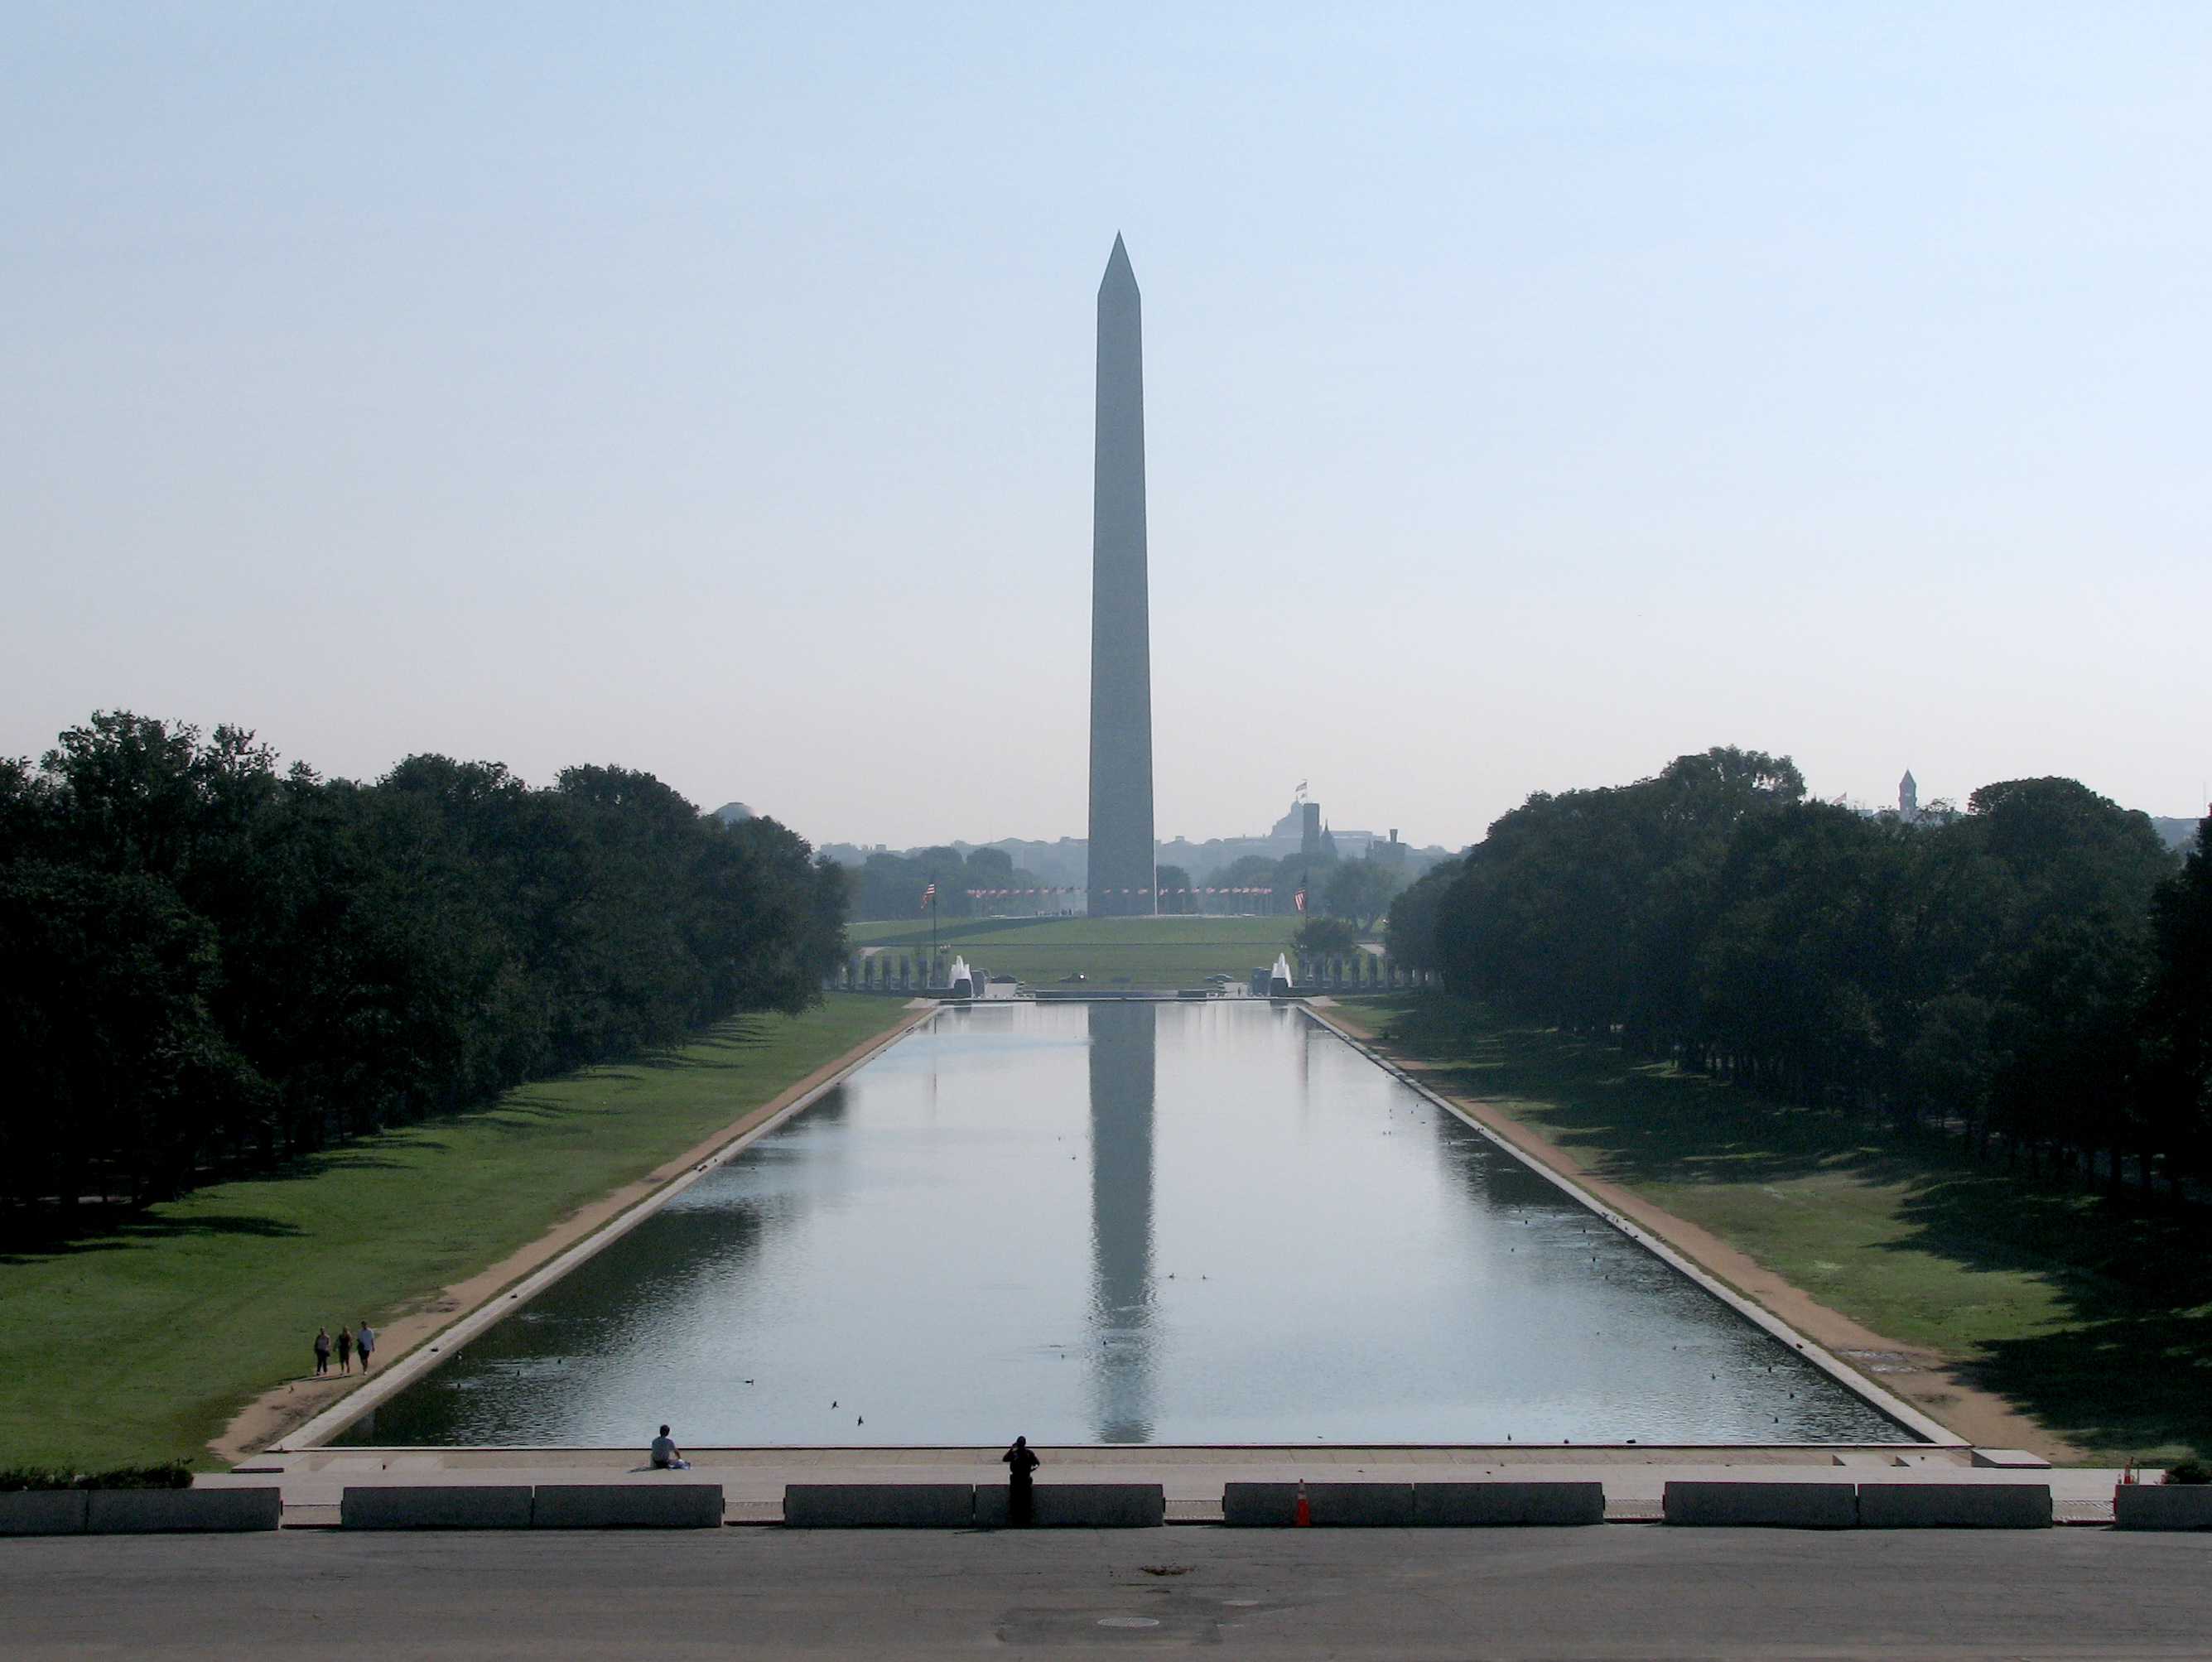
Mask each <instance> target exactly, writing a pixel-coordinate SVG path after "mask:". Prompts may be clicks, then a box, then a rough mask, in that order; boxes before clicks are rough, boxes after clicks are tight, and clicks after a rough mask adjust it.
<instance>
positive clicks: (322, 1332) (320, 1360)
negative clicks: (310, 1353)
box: [315, 1327, 331, 1374]
mask: <svg viewBox="0 0 2212 1662" xmlns="http://www.w3.org/2000/svg"><path fill="white" fill-rule="evenodd" d="M330 1371H331V1330H330V1329H329V1328H327V1327H318V1328H317V1329H315V1372H316V1373H317V1374H327V1373H329V1372H330Z"/></svg>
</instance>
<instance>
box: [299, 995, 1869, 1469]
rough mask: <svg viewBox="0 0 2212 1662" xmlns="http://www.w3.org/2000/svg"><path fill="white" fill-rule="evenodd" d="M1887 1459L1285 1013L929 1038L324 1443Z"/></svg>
mask: <svg viewBox="0 0 2212 1662" xmlns="http://www.w3.org/2000/svg"><path fill="white" fill-rule="evenodd" d="M663 1421H667V1422H670V1423H671V1424H672V1425H674V1427H675V1428H676V1433H677V1437H678V1441H683V1442H691V1443H699V1444H702V1445H711V1444H757V1443H796V1444H815V1445H819V1444H841V1443H842V1444H911V1443H993V1442H1004V1441H1008V1440H1009V1439H1011V1438H1012V1436H1013V1435H1014V1434H1015V1433H1017V1432H1021V1433H1024V1434H1026V1435H1028V1436H1029V1437H1030V1439H1031V1440H1032V1441H1038V1442H1047V1443H1082V1442H1110V1443H1144V1442H1170V1443H1307V1442H1314V1441H1328V1442H1359V1443H1394V1442H1408V1443H1457V1442H1476V1443H1487V1442H1498V1443H1502V1442H1504V1441H1507V1440H1508V1439H1509V1438H1510V1439H1512V1440H1514V1441H1522V1442H1553V1443H1557V1442H1559V1441H1562V1440H1563V1439H1571V1440H1572V1441H1576V1442H1615V1441H1626V1440H1627V1439H1629V1438H1634V1439H1636V1440H1638V1441H1642V1442H1650V1443H1698V1442H1738V1441H1743V1442H1784V1441H1786V1442H1823V1441H1838V1442H1858V1441H1885V1442H1909V1441H1912V1438H1911V1435H1910V1434H1909V1433H1907V1432H1905V1431H1904V1430H1902V1429H1901V1428H1899V1427H1897V1426H1896V1425H1894V1424H1893V1422H1890V1421H1889V1420H1888V1419H1887V1418H1886V1417H1885V1416H1882V1415H1881V1414H1880V1413H1878V1412H1877V1411H1876V1410H1875V1409H1874V1408H1873V1407H1872V1406H1871V1405H1869V1404H1867V1403H1865V1402H1864V1401H1863V1400H1862V1399H1861V1398H1858V1397H1857V1396H1856V1395H1854V1394H1853V1393H1851V1392H1849V1391H1847V1390H1846V1389H1844V1387H1843V1386H1840V1385H1838V1384H1837V1383H1836V1382H1834V1381H1833V1380H1831V1379H1830V1378H1828V1376H1827V1375H1826V1374H1822V1373H1821V1372H1820V1370H1818V1369H1817V1368H1814V1367H1812V1366H1811V1365H1810V1364H1808V1363H1807V1362H1803V1361H1802V1359H1801V1358H1799V1357H1798V1356H1796V1354H1795V1353H1794V1352H1793V1351H1791V1350H1790V1348H1789V1347H1787V1346H1785V1345H1784V1344H1781V1343H1779V1342H1778V1341H1777V1340H1775V1339H1773V1338H1771V1337H1769V1336H1768V1335H1767V1334H1766V1333H1765V1332H1764V1331H1761V1330H1760V1329H1759V1328H1757V1327H1755V1326H1753V1325H1751V1324H1750V1323H1749V1322H1747V1321H1746V1320H1744V1319H1742V1318H1741V1317H1740V1316H1739V1315H1737V1314H1736V1313H1735V1312H1734V1311H1733V1310H1731V1309H1730V1308H1729V1307H1728V1306H1726V1305H1725V1304H1723V1303H1722V1302H1721V1301H1719V1300H1717V1299H1715V1298H1714V1297H1712V1296H1711V1295H1709V1294H1708V1293H1706V1292H1705V1290H1704V1289H1701V1288H1700V1287H1699V1286H1698V1285H1697V1284H1696V1283H1693V1282H1691V1281H1689V1280H1687V1279H1686V1278H1685V1277H1682V1276H1681V1275H1680V1274H1678V1273H1677V1272H1676V1271H1674V1270H1673V1269H1671V1268H1670V1267H1668V1265H1666V1264H1665V1263H1663V1262H1662V1261H1661V1260H1660V1259H1656V1258H1654V1257H1653V1256H1651V1254H1650V1253H1647V1252H1645V1251H1644V1249H1643V1248H1642V1247H1640V1246H1637V1245H1636V1244H1635V1243H1634V1242H1633V1241H1632V1240H1629V1239H1628V1238H1627V1237H1626V1236H1625V1235H1623V1234H1620V1233H1619V1232H1618V1231H1616V1230H1614V1229H1613V1228H1611V1227H1610V1226H1608V1225H1607V1224H1606V1223H1605V1222H1602V1221H1601V1220H1600V1219H1599V1218H1597V1217H1595V1216H1593V1215H1592V1214H1591V1213H1589V1211H1587V1210H1584V1209H1583V1207H1581V1206H1579V1205H1577V1204H1575V1203H1574V1202H1572V1201H1571V1200H1570V1199H1568V1198H1566V1197H1565V1195H1564V1194H1563V1193H1562V1192H1560V1191H1559V1189H1557V1188H1556V1187H1554V1186H1553V1185H1552V1184H1551V1183H1549V1182H1547V1181H1546V1180H1544V1179H1542V1178H1541V1177H1539V1176H1537V1175H1536V1174H1534V1173H1533V1172H1531V1171H1530V1170H1529V1169H1528V1168H1527V1167H1525V1166H1523V1165H1522V1163H1521V1162H1519V1161H1517V1160H1516V1159H1515V1158H1513V1157H1512V1156H1510V1155H1509V1154H1507V1153H1505V1152H1504V1151H1503V1150H1501V1149H1498V1147H1497V1145H1496V1144H1494V1143H1491V1142H1489V1141H1488V1140H1487V1139H1486V1138H1485V1137H1482V1136H1480V1134H1478V1133H1477V1132H1475V1131H1473V1130H1471V1129H1470V1128H1469V1127H1468V1126H1467V1125H1464V1124H1463V1123H1462V1122H1461V1121H1460V1120H1458V1119H1455V1118H1454V1117H1453V1116H1452V1115H1450V1114H1449V1113H1445V1112H1444V1111H1443V1110H1442V1109H1440V1108H1437V1107H1433V1106H1431V1104H1430V1103H1429V1102H1428V1101H1426V1100H1425V1099H1424V1098H1423V1097H1421V1096H1420V1095H1418V1094H1416V1093H1415V1092H1413V1091H1412V1090H1410V1089H1407V1087H1406V1086H1404V1085H1403V1084H1401V1083H1399V1082H1398V1081H1397V1080H1395V1079H1394V1078H1393V1077H1390V1076H1389V1074H1387V1073H1385V1072H1384V1071H1383V1070H1381V1069H1380V1068H1377V1067H1376V1066H1375V1065H1373V1064H1372V1063H1371V1062H1370V1061H1368V1060H1367V1059H1366V1058H1364V1056H1362V1055H1361V1054H1360V1053H1359V1052H1358V1051H1356V1050H1354V1049H1352V1046H1349V1045H1346V1043H1345V1042H1344V1041H1343V1040H1340V1039H1339V1038H1338V1037H1337V1036H1336V1035H1335V1034H1333V1033H1331V1032H1329V1030H1328V1028H1324V1027H1322V1025H1321V1024H1320V1023H1318V1022H1316V1021H1314V1020H1313V1019H1312V1018H1311V1017H1310V1016H1307V1015H1305V1014H1304V1012H1302V1011H1301V1010H1297V1008H1295V1007H1293V1006H1289V1005H1279V1004H1267V1003H1265V1002H1262V1001H1257V1000H1255V1001H1249V1002H1244V1001H1237V1000H1219V1001H1213V1002H1210V1003H1206V1004H1139V1003H1127V1004H1114V1003H1101V1004H1046V1005H1030V1004H1005V1005H999V1006H988V1005H984V1006H976V1007H974V1008H966V1009H949V1010H945V1012H943V1013H942V1014H941V1015H939V1016H938V1017H937V1018H936V1020H935V1021H934V1022H933V1024H932V1025H930V1026H929V1027H928V1028H926V1029H924V1030H922V1031H920V1032H917V1033H915V1034H912V1035H910V1036H909V1037H908V1038H906V1039H904V1040H900V1041H899V1042H898V1043H897V1044H896V1045H894V1046H891V1047H890V1049H889V1050H887V1051H885V1052H884V1053H883V1054H882V1055H881V1056H879V1057H878V1058H876V1059H874V1060H873V1061H872V1062H870V1063H869V1064H868V1065H866V1067H864V1068H862V1069H860V1071H858V1072H856V1073H854V1075H853V1076H852V1077H850V1078H848V1080H846V1081H845V1082H844V1083H842V1085H840V1086H839V1087H837V1088H836V1089H834V1090H832V1091H830V1092H829V1093H828V1094H827V1095H824V1096H823V1098H821V1099H820V1100H819V1101H817V1102H816V1103H815V1104H814V1105H813V1106H812V1107H810V1108H808V1109H807V1110H806V1111H805V1113H801V1114H799V1115H797V1116H795V1117H794V1118H793V1119H791V1120H789V1121H787V1123H786V1124H785V1125H782V1126H781V1127H780V1128H779V1129H778V1130H777V1131H775V1132H774V1133H772V1134H771V1135H769V1136H768V1137H763V1138H762V1139H761V1140H760V1141H759V1142H757V1143H754V1144H753V1145H752V1147H751V1148H750V1149H747V1150H746V1151H745V1152H744V1154H743V1155H741V1156H738V1157H737V1158H736V1159H734V1160H732V1162H730V1163H729V1164H727V1165H726V1166H725V1167H723V1168H720V1170H719V1171H717V1172H715V1173H714V1174H710V1175H709V1176H708V1177H707V1178H705V1179H702V1180H701V1181H700V1182H698V1183H696V1184H695V1185H694V1186H692V1187H691V1188H690V1189H688V1190H686V1191H684V1192H683V1193H682V1194H680V1195H678V1196H677V1197H675V1198H673V1199H671V1201H670V1202H669V1203H668V1204H667V1205H665V1207H663V1208H662V1209H661V1210H659V1212H658V1213H656V1214H655V1215H653V1216H652V1217H650V1218H648V1219H647V1220H646V1221H645V1222H642V1223H641V1224H640V1225H639V1226H638V1227H637V1228H635V1229H633V1230H631V1231H630V1232H629V1234H626V1235H624V1236H623V1237H621V1238H620V1239H619V1240H616V1241H614V1242H613V1243H612V1244H611V1245H610V1246H608V1247H607V1248H606V1249H605V1251H603V1252H601V1253H599V1254H598V1255H597V1256H595V1257H593V1258H592V1259H588V1260H587V1261H586V1262H585V1263H584V1264H583V1265H580V1266H579V1267H578V1268H577V1269H576V1270H575V1271H573V1272H572V1273H571V1274H569V1275H568V1277H565V1278H564V1279H562V1281H561V1282H559V1283H556V1285H555V1286H553V1287H551V1288H550V1289H547V1290H546V1291H545V1292H544V1293H542V1294H541V1295H538V1297H537V1298H536V1299H534V1300H532V1301H529V1302H528V1303H526V1304H523V1305H521V1306H519V1307H517V1309H516V1311H515V1313H513V1314H512V1315H509V1316H507V1318H505V1319H503V1320H501V1322H500V1323H499V1325H496V1326H495V1327H493V1328H491V1329H490V1330H489V1331H487V1332H485V1333H484V1334H483V1335H482V1336H480V1337H477V1338H476V1339H475V1340H473V1341H471V1342H470V1343H469V1344H466V1345H465V1346H464V1347H463V1348H462V1350H460V1351H459V1352H458V1353H456V1354H455V1355H454V1356H453V1357H451V1358H449V1359H448V1360H447V1362H444V1363H443V1364H442V1365H441V1366H440V1367H439V1368H436V1369H435V1370H434V1371H433V1372H431V1373H430V1374H426V1375H425V1376H424V1377H423V1378H422V1379H421V1380H416V1382H415V1383H414V1384H413V1385H411V1386H409V1387H407V1388H406V1389H405V1390H404V1391H402V1392H399V1393H398V1394H397V1395H396V1396H395V1397H393V1398H392V1400H391V1401H389V1402H387V1403H386V1404H384V1405H383V1406H382V1407H381V1408H380V1409H379V1410H376V1412H375V1414H374V1417H373V1418H371V1419H368V1420H364V1421H363V1422H360V1423H358V1424H357V1425H356V1426H355V1427H354V1428H352V1430H350V1431H349V1433H347V1434H346V1435H344V1436H343V1437H342V1438H341V1439H339V1441H345V1442H356V1443H378V1444H385V1445H392V1444H408V1443H416V1444H452V1443H524V1444H593V1445H606V1444H625V1443H635V1442H638V1441H640V1440H641V1438H644V1437H648V1436H650V1435H651V1434H652V1431H653V1428H654V1427H655V1426H657V1425H658V1424H659V1423H660V1422H663Z"/></svg>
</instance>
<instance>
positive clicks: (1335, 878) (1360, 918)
mask: <svg viewBox="0 0 2212 1662" xmlns="http://www.w3.org/2000/svg"><path fill="white" fill-rule="evenodd" d="M1396 887H1397V885H1396V883H1395V882H1393V880H1392V878H1391V875H1390V873H1389V870H1387V869H1385V868H1384V867H1383V865H1382V864H1381V863H1380V862H1378V861H1375V860H1340V861H1339V862H1338V863H1337V864H1334V865H1333V866H1331V867H1329V869H1328V874H1327V875H1326V876H1324V877H1323V878H1322V883H1321V890H1322V904H1323V905H1324V906H1326V907H1328V913H1329V915H1330V916H1331V917H1334V918H1348V919H1351V920H1352V922H1353V923H1354V924H1356V925H1358V927H1360V928H1361V929H1367V928H1370V927H1371V926H1372V925H1373V924H1374V922H1375V920H1376V919H1377V918H1379V917H1381V916H1382V915H1383V913H1385V912H1386V911H1388V910H1389V906H1390V896H1391V895H1392V893H1393V892H1394V891H1395V889H1396Z"/></svg>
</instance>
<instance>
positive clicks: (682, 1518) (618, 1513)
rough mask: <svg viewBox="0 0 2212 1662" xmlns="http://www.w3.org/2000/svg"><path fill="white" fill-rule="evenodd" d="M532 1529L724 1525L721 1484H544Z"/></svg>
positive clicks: (533, 1509) (533, 1513) (534, 1507)
mask: <svg viewBox="0 0 2212 1662" xmlns="http://www.w3.org/2000/svg"><path fill="white" fill-rule="evenodd" d="M530 1526H531V1527H532V1529H720V1527H721V1526H722V1486H721V1484H720V1483H540V1484H538V1492H537V1495H535V1497H534V1498H533V1499H532V1503H531V1511H530Z"/></svg>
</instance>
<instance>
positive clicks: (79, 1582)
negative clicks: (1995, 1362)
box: [0, 1526, 2212, 1662]
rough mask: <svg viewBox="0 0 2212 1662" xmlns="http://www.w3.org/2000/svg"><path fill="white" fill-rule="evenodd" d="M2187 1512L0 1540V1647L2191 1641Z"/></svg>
mask: <svg viewBox="0 0 2212 1662" xmlns="http://www.w3.org/2000/svg"><path fill="white" fill-rule="evenodd" d="M2209 1572H2212V1536H2187V1535H2137V1534H2118V1533H2116V1532H2112V1531H2110V1530H2082V1529H2063V1530H2039V1531H2033V1532H1971V1531H1957V1532H1954V1531H1923V1530H1913V1531H1900V1532H1887V1531H1876V1532H1834V1533H1823V1532H1801V1531H1792V1530H1765V1531H1758V1530H1731V1529H1697V1530H1692V1529H1667V1528H1664V1527H1662V1526H1622V1527H1618V1528H1606V1529H1518V1530H1512V1529H1498V1530H1402V1531H1401V1530H1375V1531H1360V1530H1297V1531H1292V1530H1225V1529H1170V1530H1165V1531H1160V1530H1145V1531H1131V1532H1091V1531H1087V1530H1071V1531H1054V1532H1012V1533H999V1534H978V1533H974V1532H959V1533H955V1532H944V1533H924V1532H907V1531H862V1530H853V1531H798V1530H794V1531H789V1532H786V1531H782V1530H760V1529H727V1530H720V1531H705V1532H681V1533H671V1534H660V1533H658V1532H639V1533H627V1534H625V1533H597V1532H583V1533H578V1534H573V1535H572V1534H567V1533H565V1532H516V1533H512V1534H509V1533H499V1532H477V1533H470V1532H453V1533H435V1534H423V1535H376V1536H365V1535H347V1534H343V1533H341V1532H337V1531H325V1530H286V1531H283V1532H281V1533H275V1534H263V1535H240V1536H225V1537H199V1538H190V1537H179V1536H136V1537H128V1536H76V1537H48V1538H40V1539H15V1540H0V1662H64V1659H67V1662H81V1659H83V1658H87V1657H106V1656H116V1657H149V1658H160V1659H162V1662H201V1659H222V1662H263V1659H270V1662H274V1659H283V1662H302V1659H310V1658H313V1659H331V1658H338V1659H349V1658H356V1657H359V1658H363V1659H367V1658H374V1659H375V1662H417V1659H438V1662H462V1659H466V1662H487V1659H489V1662H505V1659H524V1658H527V1659H532V1662H542V1659H553V1662H597V1659H600V1658H621V1659H624V1662H638V1659H652V1662H664V1659H666V1662H695V1659H700V1662H703V1659H707V1658H715V1659H732V1658H734V1659H741V1662H769V1659H781V1658H803V1659H808V1662H814V1659H832V1658H835V1659H845V1658H862V1659H876V1658H884V1659H892V1658H896V1659H901V1662H936V1659H940V1658H943V1659H951V1658H961V1659H972V1658H975V1657H976V1656H979V1655H986V1654H994V1655H1003V1656H1010V1657H1026V1656H1037V1657H1054V1658H1080V1657H1090V1656H1095V1655H1102V1654H1105V1653H1126V1652H1127V1651H1130V1650H1136V1651H1139V1652H1142V1651H1157V1650H1160V1649H1163V1648H1172V1649H1178V1650H1180V1649H1182V1648H1185V1647H1190V1646H1194V1645H1195V1646H1207V1647H1213V1648H1215V1649H1216V1650H1217V1651H1218V1652H1227V1653H1241V1654H1243V1655H1249V1656H1254V1657H1263V1658H1267V1659H1270V1662H1278V1659H1279V1662H1304V1659H1308V1658H1319V1657H1334V1658H1346V1659H1360V1662H1364V1659H1377V1662H1383V1659H1389V1662H1469V1659H1474V1658H1482V1659H1491V1662H1583V1659H1589V1662H1629V1659H1639V1662H1688V1659H1698V1662H1736V1659H1751V1658H1759V1659H1765V1658H1777V1659H1791V1662H1807V1659H1813V1658H1820V1659H1829V1662H1834V1659H1846V1658H1850V1659H1856V1658H1869V1659H1871V1658H1881V1659H1882V1662H1929V1659H1935V1658H1942V1659H1947V1662H1962V1659H1963V1662H1984V1659H1996V1658H2000V1657H2002V1658H2020V1657H2035V1658H2045V1659H2091V1658H2093V1659H2116V1658H2126V1659H2130V1662H2150V1659H2166V1658H2179V1657H2191V1658H2202V1657H2203V1656H2204V1655H2205V1654H2206V1653H2207V1649H2208V1646H2207V1641H2206V1637H2205V1635H2207V1634H2212V1573H2209Z"/></svg>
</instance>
